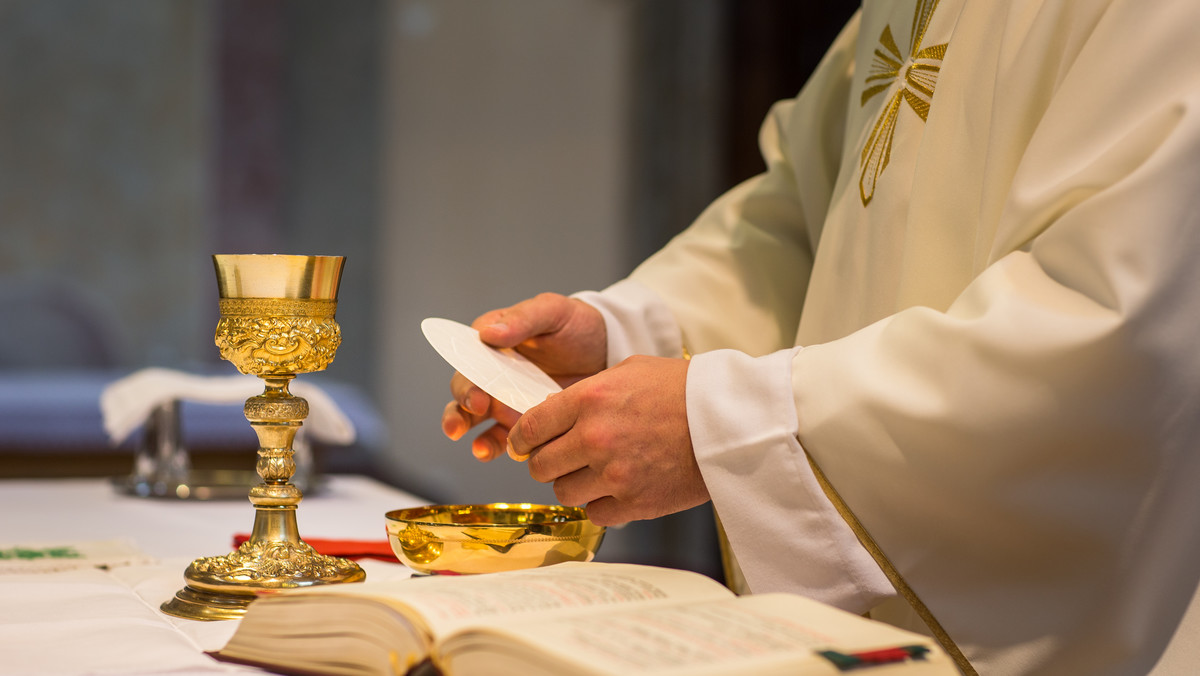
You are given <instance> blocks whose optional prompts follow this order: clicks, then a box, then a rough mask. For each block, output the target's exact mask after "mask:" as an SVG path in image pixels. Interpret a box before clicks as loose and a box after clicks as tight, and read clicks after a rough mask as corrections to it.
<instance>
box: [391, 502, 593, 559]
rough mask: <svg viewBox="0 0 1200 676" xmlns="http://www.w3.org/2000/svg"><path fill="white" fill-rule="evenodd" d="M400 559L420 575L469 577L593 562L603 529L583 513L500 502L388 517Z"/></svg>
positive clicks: (419, 509)
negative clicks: (577, 562)
mask: <svg viewBox="0 0 1200 676" xmlns="http://www.w3.org/2000/svg"><path fill="white" fill-rule="evenodd" d="M386 516H387V532H388V541H389V542H391V544H392V551H393V552H395V553H396V558H398V559H400V561H401V562H402V563H403V564H404V565H406V566H408V567H409V568H411V569H413V570H414V571H416V572H418V573H424V574H434V575H465V574H473V573H495V572H499V571H503V570H517V569H521V568H536V567H538V566H549V565H552V564H555V563H562V562H564V561H591V560H592V558H593V557H595V556H596V550H597V549H599V548H600V541H601V540H603V539H604V527H603V526H597V525H596V524H594V523H592V522H591V521H588V518H587V513H586V512H585V511H584V510H583V509H581V508H579V507H563V506H560V505H532V504H529V503H508V502H496V503H492V504H488V505H430V506H425V507H413V508H410V509H397V510H393V511H391V512H388V513H387V515H386Z"/></svg>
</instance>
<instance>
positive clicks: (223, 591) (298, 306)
mask: <svg viewBox="0 0 1200 676" xmlns="http://www.w3.org/2000/svg"><path fill="white" fill-rule="evenodd" d="M213 264H214V266H215V267H216V272H217V288H218V292H219V295H220V297H221V298H220V311H221V317H220V319H219V320H218V322H217V329H216V334H215V337H214V340H215V343H216V345H217V347H218V348H219V350H220V352H221V357H222V358H224V359H226V360H228V361H230V362H232V363H233V364H234V366H236V367H237V368H238V370H239V371H241V372H242V373H246V374H251V375H256V376H258V377H259V378H261V379H262V380H263V383H264V389H263V393H262V394H259V395H257V396H254V397H251V398H249V399H247V400H246V405H245V407H244V409H243V412H244V414H245V416H246V420H248V421H249V422H250V426H251V427H252V428H253V429H254V431H255V433H256V434H257V436H258V442H259V449H258V462H257V464H256V466H255V469H256V470H257V471H258V475H259V477H261V478H262V483H260V484H259V485H257V486H255V487H253V488H251V489H250V495H249V497H250V502H251V503H252V504H253V505H254V508H255V516H254V528H253V530H252V531H251V534H250V539H249V540H247V541H246V542H245V543H243V544H242V545H241V546H240V547H238V549H237V550H235V551H233V552H231V553H229V554H226V555H224V556H210V557H204V558H199V559H196V560H195V561H193V562H192V563H191V565H189V566H188V567H187V570H185V571H184V580H185V582H186V586H184V588H183V589H181V590H180V591H179V592H177V593H176V594H175V597H174V598H172V599H171V600H169V601H167V602H166V603H164V604H163V605H162V610H163V612H166V613H169V614H171V615H177V616H179V617H185V618H189V619H194V620H224V619H235V618H238V617H241V616H242V615H243V614H244V613H245V611H246V607H247V606H249V605H250V602H251V601H253V600H254V597H255V594H256V593H258V592H260V591H268V590H277V589H288V588H295V587H307V586H313V585H323V584H337V583H343V582H358V581H361V580H363V579H365V578H366V574H365V573H364V572H363V570H362V568H360V567H359V566H358V564H356V563H354V562H352V561H348V560H346V559H340V558H336V557H332V556H324V555H321V554H318V553H317V552H316V551H315V550H314V549H313V548H312V547H311V546H309V545H308V544H307V543H305V542H304V541H303V540H301V539H300V535H299V530H298V529H297V526H296V506H297V505H298V504H299V503H300V500H301V499H302V497H303V496H302V494H301V492H300V489H298V488H297V487H296V486H295V485H293V484H292V483H290V480H291V478H292V474H293V473H295V471H296V463H295V461H294V459H293V450H292V442H293V441H294V440H295V437H296V432H298V431H299V429H300V426H301V425H302V424H303V422H304V419H305V418H307V417H308V402H307V401H305V400H304V399H302V398H300V397H297V396H295V395H293V394H292V393H291V392H289V391H288V385H289V384H290V383H291V381H292V379H293V378H295V377H296V374H298V373H311V372H313V371H320V370H323V369H324V368H326V367H327V366H328V365H329V364H330V362H332V361H333V358H334V354H335V353H336V352H337V348H338V346H339V345H340V344H341V342H342V336H341V329H340V328H339V327H338V324H337V321H336V320H335V319H334V316H335V314H336V311H337V291H338V284H339V281H340V278H341V271H342V266H343V264H344V259H343V258H342V257H340V256H260V255H217V256H213Z"/></svg>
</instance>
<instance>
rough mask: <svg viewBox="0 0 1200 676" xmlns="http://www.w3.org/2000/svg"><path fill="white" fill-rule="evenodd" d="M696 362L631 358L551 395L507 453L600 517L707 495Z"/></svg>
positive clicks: (517, 430) (666, 507) (645, 515)
mask: <svg viewBox="0 0 1200 676" xmlns="http://www.w3.org/2000/svg"><path fill="white" fill-rule="evenodd" d="M688 363H689V362H687V361H686V360H683V359H666V358H662V357H645V356H636V357H630V358H629V359H626V360H625V361H623V362H621V363H620V364H618V365H617V366H615V367H613V368H611V369H608V370H606V371H604V372H602V373H600V374H598V375H594V376H592V377H590V378H587V379H585V380H581V381H579V382H577V383H575V384H574V385H572V386H570V387H568V388H567V389H565V390H563V391H562V392H559V393H557V394H554V395H551V396H550V397H549V398H548V399H546V401H544V402H542V403H541V404H538V405H537V406H534V407H533V408H531V409H529V410H528V411H527V412H526V413H525V415H523V416H521V417H520V419H519V420H517V421H516V425H515V426H513V427H512V429H511V430H510V432H509V434H508V441H509V453H510V454H512V455H513V456H514V457H517V458H519V459H523V458H528V462H529V474H530V475H531V476H532V477H533V478H534V479H536V480H538V481H541V482H543V483H549V482H553V483H554V493H555V495H556V496H557V497H558V500H559V501H560V502H561V503H562V504H564V505H587V510H588V518H589V519H591V520H592V521H594V522H595V523H597V524H600V525H613V524H618V523H624V522H626V521H633V520H637V519H652V518H656V517H659V516H663V515H665V514H671V513H673V512H678V511H681V510H684V509H687V508H689V507H695V506H696V505H700V504H703V503H704V502H707V501H708V499H709V497H708V489H707V488H706V487H705V485H704V479H703V477H702V476H701V475H700V468H699V467H698V466H697V464H696V458H695V455H694V453H693V450H692V441H691V435H690V434H689V432H688V423H687V406H686V402H685V388H686V383H687V369H688Z"/></svg>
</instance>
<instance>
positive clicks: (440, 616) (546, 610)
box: [341, 562, 733, 636]
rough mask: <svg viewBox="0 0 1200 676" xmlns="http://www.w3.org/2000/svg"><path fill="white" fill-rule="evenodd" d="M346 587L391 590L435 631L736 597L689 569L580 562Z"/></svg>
mask: <svg viewBox="0 0 1200 676" xmlns="http://www.w3.org/2000/svg"><path fill="white" fill-rule="evenodd" d="M351 587H354V588H353V589H352V588H351ZM341 593H356V594H363V595H370V596H376V597H379V596H391V597H393V598H395V599H396V600H397V601H398V602H400V603H402V604H404V605H405V606H408V607H409V608H411V609H412V610H414V611H416V614H419V615H420V616H421V618H422V619H424V621H425V623H426V624H427V625H428V628H429V629H430V630H431V631H432V633H433V634H434V635H435V636H441V635H444V634H445V633H447V632H449V631H452V630H454V629H455V628H457V627H460V626H463V625H464V624H474V623H477V622H480V621H485V622H486V621H490V620H493V619H503V620H505V621H506V620H507V618H510V617H512V616H517V615H519V616H529V615H549V614H553V615H555V616H559V615H565V614H574V613H579V612H587V611H589V610H590V609H594V608H597V607H608V606H614V605H618V604H631V603H656V602H661V601H663V600H667V599H695V600H702V599H713V598H732V597H733V593H732V592H730V591H729V590H728V589H726V588H725V586H724V585H722V584H720V583H719V582H717V581H715V580H713V579H711V578H708V577H705V576H703V575H700V574H699V573H693V572H690V571H682V570H672V569H668V568H656V567H651V566H637V565H630V564H617V563H575V562H572V563H562V564H558V565H555V566H548V567H546V568H536V569H532V570H523V571H512V572H504V573H491V574H486V575H472V576H447V577H439V576H432V577H425V578H413V579H408V580H398V581H394V582H386V583H379V584H371V583H367V584H364V585H346V586H345V587H344V588H343V589H342V590H341Z"/></svg>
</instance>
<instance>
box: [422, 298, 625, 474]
mask: <svg viewBox="0 0 1200 676" xmlns="http://www.w3.org/2000/svg"><path fill="white" fill-rule="evenodd" d="M471 326H472V328H474V329H475V330H477V331H479V337H480V339H481V340H483V342H485V343H487V344H489V345H494V346H495V347H511V348H514V349H515V350H516V351H517V352H520V353H521V354H523V355H524V356H525V357H526V358H528V359H529V360H530V361H532V362H533V363H535V364H537V365H538V366H539V367H541V369H542V370H543V371H545V372H546V373H548V374H550V376H552V377H553V378H554V379H555V380H556V381H558V383H559V384H560V385H563V386H567V385H569V384H571V383H573V382H575V381H578V380H580V379H581V378H585V377H587V376H590V375H592V374H594V373H598V372H599V371H601V370H602V369H604V367H605V366H606V365H607V361H608V340H607V337H606V334H605V328H604V318H603V317H602V316H601V315H600V312H599V311H598V310H596V308H594V307H592V306H590V305H588V304H587V303H584V302H583V301H581V300H578V299H575V298H568V297H566V296H562V295H559V294H555V293H543V294H539V295H538V296H535V297H533V298H530V299H529V300H525V301H522V302H520V303H517V304H516V305H513V306H511V307H507V308H502V309H499V310H492V311H491V312H486V313H484V314H482V315H480V316H479V318H478V319H476V320H475V321H474V322H472V323H471ZM450 392H451V394H452V395H453V397H454V401H451V402H450V403H448V404H446V408H445V409H444V410H443V411H442V432H443V433H445V435H446V436H448V437H450V438H451V439H454V440H458V439H461V438H462V437H463V435H465V434H466V433H467V431H468V430H470V429H471V428H472V427H474V426H475V425H478V424H479V423H482V422H484V421H486V420H495V421H496V422H495V424H494V425H493V426H492V427H490V428H489V429H487V430H485V431H484V432H483V433H481V434H480V435H479V436H478V437H476V438H475V440H474V441H472V442H471V453H472V454H474V455H475V457H476V458H478V459H479V460H482V461H484V462H487V461H490V460H492V459H494V458H496V457H498V456H500V455H501V454H502V453H504V449H505V442H506V439H507V436H508V430H509V429H510V428H511V427H512V426H513V424H514V423H515V422H516V420H517V418H519V417H520V414H518V413H517V412H516V411H514V410H512V409H511V408H509V407H508V406H505V405H504V404H502V403H500V402H499V401H496V400H495V399H493V398H492V397H491V396H489V395H488V394H487V393H486V392H484V391H483V390H481V389H479V388H478V387H476V386H475V385H474V384H473V383H471V382H470V381H469V380H467V379H466V378H465V377H463V376H462V374H460V373H455V374H454V376H453V377H452V378H451V379H450Z"/></svg>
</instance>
